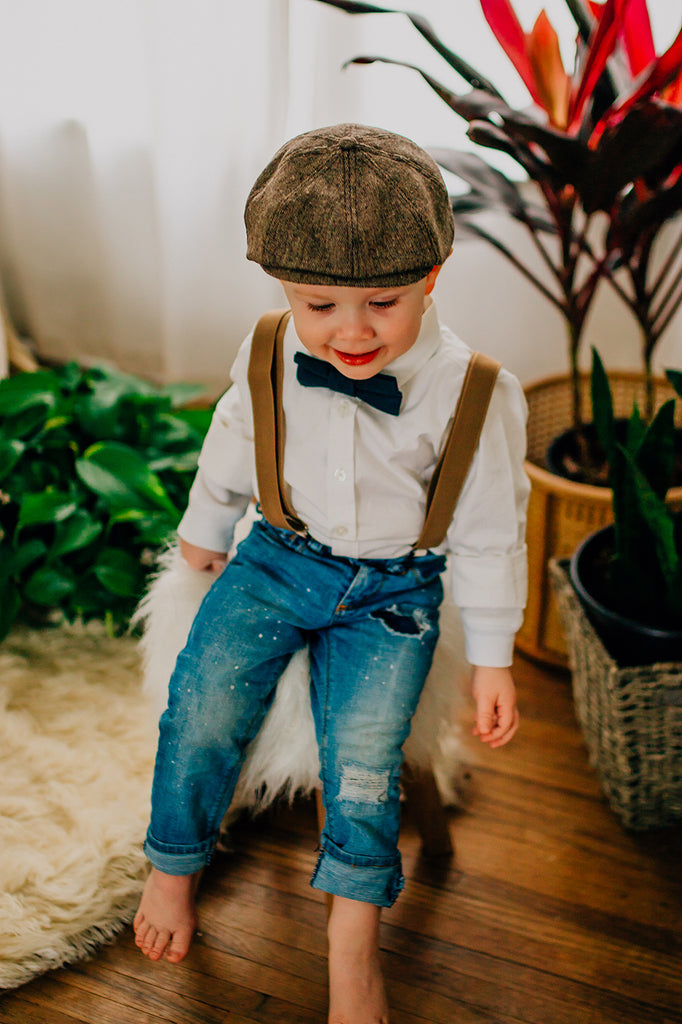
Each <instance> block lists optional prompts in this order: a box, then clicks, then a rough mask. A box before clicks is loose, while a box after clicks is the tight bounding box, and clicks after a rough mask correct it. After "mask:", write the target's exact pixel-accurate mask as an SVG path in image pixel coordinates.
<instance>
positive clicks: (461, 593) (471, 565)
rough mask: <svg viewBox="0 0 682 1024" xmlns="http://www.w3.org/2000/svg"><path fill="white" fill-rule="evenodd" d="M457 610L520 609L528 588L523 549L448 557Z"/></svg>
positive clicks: (525, 557)
mask: <svg viewBox="0 0 682 1024" xmlns="http://www.w3.org/2000/svg"><path fill="white" fill-rule="evenodd" d="M450 570H451V574H452V575H451V579H452V596H453V598H454V601H455V604H456V605H457V607H458V608H523V607H525V604H526V593H527V587H528V556H527V554H526V547H525V545H523V547H521V548H518V549H517V550H516V551H511V552H509V553H508V554H502V555H458V554H457V553H455V552H453V553H452V554H451V556H450Z"/></svg>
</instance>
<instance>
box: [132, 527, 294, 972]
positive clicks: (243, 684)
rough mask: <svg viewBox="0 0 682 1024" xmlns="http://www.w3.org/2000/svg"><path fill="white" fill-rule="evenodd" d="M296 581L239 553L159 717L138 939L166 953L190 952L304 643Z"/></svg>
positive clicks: (201, 619) (148, 949) (201, 620)
mask: <svg viewBox="0 0 682 1024" xmlns="http://www.w3.org/2000/svg"><path fill="white" fill-rule="evenodd" d="M245 543H246V542H245ZM251 547H253V545H251ZM260 561H261V562H262V559H261V560H260ZM279 568H281V566H278V569H279ZM286 589H287V588H286V584H285V582H284V581H283V580H282V579H281V578H279V576H278V579H277V580H275V581H273V579H272V574H271V573H269V572H268V571H267V566H265V565H262V564H260V563H259V560H258V558H256V560H255V563H254V562H253V560H251V561H249V560H248V559H247V557H246V555H245V554H243V555H242V557H238V558H235V559H234V560H233V562H231V563H230V565H228V566H227V567H226V569H225V570H224V571H223V573H222V574H221V576H220V577H219V578H218V579H217V580H216V583H215V584H214V586H213V587H212V588H211V591H210V592H209V594H208V595H207V596H206V598H205V600H204V602H203V603H202V606H201V608H200V610H199V613H198V614H197V617H196V619H195V622H194V624H193V626H192V630H191V632H190V636H189V638H188V641H187V644H186V646H185V648H184V649H183V651H182V652H181V654H180V655H179V656H178V660H177V663H176V668H175V671H174V672H173V675H172V678H171V682H170V687H169V704H168V709H167V710H166V711H165V712H164V714H163V716H162V718H161V721H160V723H159V746H158V751H157V758H156V766H155V772H154V782H153V787H152V815H151V823H150V827H149V831H148V833H147V840H146V843H145V852H146V853H147V856H148V857H149V859H150V861H151V862H152V865H153V869H152V873H151V875H150V877H149V880H148V882H147V886H146V887H145V891H144V894H143V897H142V901H141V904H140V909H139V911H138V914H137V916H136V918H135V930H136V941H137V944H138V945H139V946H140V948H141V949H142V950H143V951H144V952H145V953H146V954H147V955H149V956H150V957H151V958H152V959H159V958H160V957H161V956H163V955H164V954H165V955H166V957H167V958H168V959H169V960H172V961H174V962H177V961H178V960H180V959H182V957H183V956H184V955H185V953H186V952H187V949H188V947H189V942H190V939H191V935H192V932H193V930H194V926H195V912H194V891H195V889H196V883H197V879H198V876H199V873H200V871H201V869H202V868H203V867H204V865H205V864H206V863H207V862H208V860H209V858H210V855H211V853H212V850H213V845H214V842H215V838H216V835H217V832H218V830H219V827H220V823H221V821H222V818H223V815H224V813H225V811H226V809H227V806H228V805H229V802H230V800H231V798H232V793H233V791H234V787H235V785H236V781H237V778H238V775H239V770H240V768H241V765H242V763H243V759H244V755H245V751H246V748H247V746H248V744H249V742H250V740H251V739H252V738H253V737H254V736H255V734H256V732H257V731H258V729H259V727H260V725H261V723H262V720H263V718H264V716H265V714H266V712H267V710H268V708H269V706H270V703H271V701H272V698H273V696H274V691H275V687H276V684H277V681H278V679H279V677H280V675H281V673H282V672H283V670H284V668H285V666H286V664H287V662H288V660H289V658H290V657H291V655H292V653H293V652H294V651H296V650H297V649H299V648H300V647H301V646H302V645H303V643H304V639H303V634H302V631H301V629H300V628H299V627H298V626H296V625H292V624H291V623H288V622H287V621H286V609H285V607H284V603H285V602H284V597H285V596H286V595H284V593H283V592H284V591H285V590H286Z"/></svg>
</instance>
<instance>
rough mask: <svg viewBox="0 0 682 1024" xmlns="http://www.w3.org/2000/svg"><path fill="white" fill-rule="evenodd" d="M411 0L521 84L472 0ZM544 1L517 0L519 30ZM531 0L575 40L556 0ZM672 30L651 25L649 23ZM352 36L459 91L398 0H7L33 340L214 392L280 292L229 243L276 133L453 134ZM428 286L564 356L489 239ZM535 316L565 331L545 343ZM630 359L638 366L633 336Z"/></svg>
mask: <svg viewBox="0 0 682 1024" xmlns="http://www.w3.org/2000/svg"><path fill="white" fill-rule="evenodd" d="M663 5H665V9H666V11H667V12H668V15H669V18H668V20H669V21H670V22H671V26H672V23H673V22H675V21H678V20H679V11H678V12H671V11H670V7H669V6H668V3H667V0H649V6H650V9H651V10H653V11H658V10H659V8H660V12H663V13H665V12H664V11H663ZM406 6H408V7H409V8H410V9H412V10H418V11H420V12H422V13H424V14H426V15H427V16H428V17H429V18H430V19H431V21H432V23H433V24H434V26H435V28H436V30H437V31H438V32H440V33H441V35H442V37H443V39H444V40H445V41H446V42H447V43H448V44H449V45H450V46H451V47H452V48H453V49H455V50H456V51H457V52H459V53H461V55H462V56H464V57H465V58H467V59H468V60H470V61H471V62H472V63H473V64H474V65H475V66H479V67H480V68H481V69H482V70H483V71H484V72H486V73H488V74H489V75H490V77H491V78H493V80H494V81H495V82H496V84H498V86H499V87H500V88H501V89H502V90H503V91H504V92H505V94H506V95H507V97H508V98H509V99H510V101H511V102H513V103H521V104H523V103H525V102H527V97H526V96H525V93H524V90H523V86H522V85H521V84H520V82H519V81H518V78H517V76H516V74H515V72H514V71H513V69H512V68H511V66H510V65H509V64H508V62H506V59H505V58H504V56H503V55H502V54H501V52H500V50H499V47H498V45H497V43H496V42H495V41H494V39H492V36H491V34H490V32H489V30H488V28H487V26H486V25H485V23H484V20H483V17H482V14H481V11H480V5H479V0H411V2H410V3H408V4H407V5H406ZM540 6H541V0H515V7H516V9H517V11H518V12H519V16H520V18H521V20H522V22H523V24H524V25H525V26H527V27H529V26H530V24H531V22H532V20H533V18H534V17H535V15H536V14H537V11H538V9H539V7H540ZM546 6H547V7H548V10H549V13H550V16H551V17H552V20H553V22H554V23H555V24H556V25H557V27H558V28H559V29H561V30H562V31H563V37H564V41H565V42H566V44H567V53H569V52H570V49H571V37H572V28H571V25H572V23H571V21H570V16H569V15H568V11H567V8H566V4H565V0H547V5H546ZM676 6H679V3H678V0H676V2H675V4H673V5H672V7H676ZM671 32H672V28H668V26H667V25H665V26H664V32H663V34H662V38H663V39H664V40H665V39H666V38H667V37H668V36H671ZM357 53H378V54H383V55H387V56H392V57H394V58H397V59H402V60H408V61H412V62H414V63H417V64H419V65H421V66H422V67H424V68H426V69H427V70H429V71H431V72H432V73H433V74H435V75H436V76H437V77H441V78H442V79H443V80H444V81H446V82H448V83H449V84H451V86H452V87H454V88H462V87H463V83H462V82H461V81H460V80H458V79H457V76H455V75H454V73H453V72H452V71H451V70H450V69H449V68H448V67H447V66H446V65H445V63H444V62H443V61H442V60H441V59H440V58H439V57H438V56H437V55H436V54H435V53H434V51H433V50H432V49H431V48H430V47H429V46H428V44H426V43H425V42H424V41H423V40H422V39H421V38H420V37H419V36H418V35H417V33H416V32H415V30H414V28H412V26H411V25H410V24H409V22H408V20H407V19H406V18H404V17H402V16H400V15H382V14H379V15H369V16H362V17H349V16H348V15H345V14H343V13H341V12H339V11H336V10H333V9H331V8H328V7H326V6H323V5H322V4H319V3H317V2H316V0H20V2H18V0H0V280H1V281H2V286H3V289H4V292H5V296H6V299H7V303H8V306H9V309H10V312H11V314H12V317H13V320H14V322H15V324H16V325H17V327H18V328H19V330H20V332H21V333H22V334H24V335H26V336H27V337H28V338H30V339H31V340H32V342H33V344H34V345H35V346H36V348H37V351H38V353H39V354H40V355H41V356H43V357H47V358H53V359H56V360H59V361H61V360H64V359H66V358H78V359H80V360H82V361H88V360H98V359H105V360H108V361H110V362H113V363H115V364H116V365H118V366H120V367H121V368H123V369H126V370H129V371H131V372H135V373H140V374H143V375H146V376H149V377H151V378H154V379H157V380H176V379H188V380H194V381H199V382H202V383H204V384H206V385H207V386H208V388H209V390H210V391H211V393H213V394H217V393H218V392H219V391H220V390H221V389H222V388H223V387H224V385H225V382H226V375H227V370H228V368H229V365H230V363H231V361H232V358H233V355H234V352H235V350H236V348H237V346H238V344H239V342H240V341H241V339H242V337H243V336H244V334H245V333H246V331H247V330H248V329H249V327H250V326H251V324H252V323H253V321H254V319H255V318H256V316H257V315H258V314H259V313H260V312H261V311H262V310H263V309H265V308H267V307H269V306H273V305H279V304H281V302H282V296H281V294H280V291H279V286H278V285H277V283H276V282H274V281H271V280H270V279H269V278H267V276H266V275H264V274H263V272H262V271H261V270H260V269H259V268H258V267H256V266H254V265H253V264H251V263H247V261H246V260H245V258H244V250H245V237H244V228H243V220H242V211H243V206H244V201H245V199H246V196H247V194H248V191H249V188H250V187H251V184H252V183H253V180H254V179H255V177H256V175H257V174H258V172H259V171H260V170H261V169H262V167H263V166H264V165H265V163H266V162H267V160H268V159H269V158H270V156H271V155H272V153H273V152H274V151H275V149H276V148H277V147H278V146H279V145H280V144H281V143H282V142H284V141H285V139H287V138H289V137H290V136H292V135H294V134H296V133H297V132H300V131H305V130H307V129H309V128H311V127H314V126H317V125H320V124H330V123H334V122H337V121H364V122H366V123H370V124H379V125H382V126H383V127H386V128H389V129H392V130H394V131H398V132H401V133H403V134H406V135H410V136H411V137H412V138H414V139H415V141H417V142H418V143H420V144H421V145H424V146H429V145H441V146H442V145H450V146H453V147H461V146H464V145H466V144H467V143H466V139H465V130H464V125H463V124H462V123H460V122H459V120H458V119H457V118H456V117H455V115H454V114H452V113H451V112H450V111H449V110H448V109H447V108H446V107H445V105H444V104H442V103H441V102H440V101H439V100H438V99H437V98H436V97H435V95H434V94H433V92H431V90H430V89H429V88H428V86H427V85H426V84H425V83H424V82H423V81H422V80H421V79H420V78H419V77H418V76H416V75H415V74H414V73H413V72H410V71H408V70H405V69H400V68H389V67H386V66H384V65H374V66H371V67H359V68H349V69H348V70H347V71H342V70H341V65H342V64H343V62H344V61H346V60H347V59H348V58H350V57H352V56H354V55H355V54H357ZM491 277H494V278H495V281H496V287H495V290H496V294H498V295H502V294H505V295H506V296H507V301H508V303H509V306H508V307H507V309H506V312H505V315H504V316H500V315H499V312H497V311H496V310H495V308H494V304H493V303H490V302H489V301H487V300H486V299H485V298H484V299H483V300H482V298H481V296H482V293H484V294H488V292H489V288H490V279H491ZM439 300H440V302H441V306H442V307H443V309H444V311H445V313H446V317H447V319H448V321H449V322H451V323H452V325H453V327H454V328H455V329H456V330H460V332H461V333H462V334H463V336H464V337H466V338H467V340H469V341H470V342H471V343H472V344H473V345H476V346H477V347H483V348H486V349H487V350H488V351H491V352H493V354H496V355H498V357H501V358H503V359H504V360H505V362H506V363H507V365H509V366H510V368H511V369H513V370H515V371H516V372H518V373H519V374H520V375H521V376H522V377H528V376H533V375H537V373H538V372H551V371H553V370H561V369H563V368H564V361H565V357H564V346H563V327H562V325H561V324H560V323H559V321H558V318H557V317H556V315H555V314H554V313H553V311H552V310H551V309H549V307H548V308H546V309H545V308H541V309H540V310H539V315H538V302H537V300H536V298H535V296H534V295H533V294H532V293H531V292H530V291H529V286H527V285H525V283H524V282H522V281H521V280H520V279H519V278H518V277H517V276H516V275H515V272H514V271H513V270H511V269H510V268H508V267H507V266H506V265H504V264H502V263H500V261H499V260H496V258H495V256H494V254H492V253H491V252H490V251H489V250H488V249H486V248H485V247H483V248H482V247H481V246H480V245H478V244H476V243H474V244H473V245H472V247H469V246H463V247H462V249H460V250H458V249H457V248H456V250H455V254H454V256H453V258H452V259H451V260H450V261H448V264H447V265H446V269H445V272H444V274H443V275H442V276H441V281H440V282H439ZM608 319H609V318H608V317H605V318H604V320H605V321H606V320H608ZM514 325H516V329H515V328H514ZM621 327H622V322H621V321H618V340H617V341H616V340H614V347H615V346H616V345H617V347H618V351H619V352H621V351H622V350H623V345H622V332H621ZM627 328H629V325H627ZM627 328H626V329H627ZM540 331H542V332H543V334H542V336H540V337H537V336H536V335H537V333H538V332H540ZM533 332H536V335H534V333H533ZM550 333H554V334H557V335H558V336H559V337H560V341H559V342H558V343H555V344H550V345H548V344H547V341H546V335H547V334H550ZM628 348H629V346H628ZM624 361H625V362H626V363H629V364H631V365H632V364H634V363H636V361H637V359H636V354H635V349H631V350H630V351H629V354H628V355H627V356H626V357H625V359H624Z"/></svg>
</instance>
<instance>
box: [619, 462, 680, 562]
mask: <svg viewBox="0 0 682 1024" xmlns="http://www.w3.org/2000/svg"><path fill="white" fill-rule="evenodd" d="M621 451H622V453H623V455H624V457H625V460H626V463H627V467H628V471H629V473H630V474H631V475H632V481H633V485H634V492H635V495H636V498H637V505H638V508H639V511H640V513H641V515H642V518H643V519H644V521H645V522H646V524H647V526H648V527H649V529H650V530H651V533H652V534H653V537H654V542H655V545H656V553H657V555H658V561H659V564H660V566H661V570H662V572H663V575H664V577H665V578H666V579H671V578H673V577H674V576H675V574H676V573H677V571H678V567H679V556H678V554H677V549H676V547H675V525H674V520H673V517H672V515H671V513H670V510H669V509H668V508H667V507H666V504H665V502H664V501H663V500H662V499H661V498H660V497H659V496H658V495H657V494H656V492H655V491H654V490H653V489H652V488H651V487H650V486H649V482H648V480H647V479H646V477H645V476H644V474H643V473H642V471H641V470H640V469H639V467H638V466H637V464H636V462H635V460H634V459H633V458H632V457H631V456H630V455H629V454H628V453H627V452H626V451H625V449H623V448H621Z"/></svg>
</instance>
